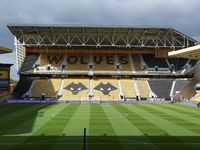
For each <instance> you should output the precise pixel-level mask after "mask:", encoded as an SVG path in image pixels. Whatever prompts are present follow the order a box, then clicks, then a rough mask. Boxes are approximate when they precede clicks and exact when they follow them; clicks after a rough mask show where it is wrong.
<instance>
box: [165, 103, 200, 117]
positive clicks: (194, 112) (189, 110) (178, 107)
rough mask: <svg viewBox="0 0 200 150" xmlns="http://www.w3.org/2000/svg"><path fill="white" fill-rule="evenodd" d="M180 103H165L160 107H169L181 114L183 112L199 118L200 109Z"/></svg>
mask: <svg viewBox="0 0 200 150" xmlns="http://www.w3.org/2000/svg"><path fill="white" fill-rule="evenodd" d="M182 106H183V105H182V104H165V105H163V106H162V107H163V108H166V109H170V110H172V111H176V112H179V113H181V114H185V115H188V116H191V117H195V118H196V119H199V120H200V117H199V111H200V109H199V108H197V107H193V106H187V107H182Z"/></svg>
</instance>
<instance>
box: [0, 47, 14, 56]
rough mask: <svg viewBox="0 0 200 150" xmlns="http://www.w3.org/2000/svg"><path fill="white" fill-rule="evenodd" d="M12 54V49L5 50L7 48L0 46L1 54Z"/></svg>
mask: <svg viewBox="0 0 200 150" xmlns="http://www.w3.org/2000/svg"><path fill="white" fill-rule="evenodd" d="M12 52H13V50H12V49H10V48H5V47H2V46H0V54H4V53H12Z"/></svg>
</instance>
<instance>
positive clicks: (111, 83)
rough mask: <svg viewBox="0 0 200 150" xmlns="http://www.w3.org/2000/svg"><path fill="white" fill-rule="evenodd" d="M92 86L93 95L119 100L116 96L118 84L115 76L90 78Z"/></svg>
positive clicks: (101, 98)
mask: <svg viewBox="0 0 200 150" xmlns="http://www.w3.org/2000/svg"><path fill="white" fill-rule="evenodd" d="M92 88H93V93H94V95H95V97H99V99H100V100H121V98H120V96H118V94H119V85H118V81H117V79H116V78H109V77H104V78H103V77H96V78H92Z"/></svg>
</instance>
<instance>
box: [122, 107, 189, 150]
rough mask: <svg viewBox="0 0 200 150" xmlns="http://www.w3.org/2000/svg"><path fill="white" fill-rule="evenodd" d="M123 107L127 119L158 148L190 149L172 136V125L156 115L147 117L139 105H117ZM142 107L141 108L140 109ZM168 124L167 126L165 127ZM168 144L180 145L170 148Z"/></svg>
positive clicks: (144, 108)
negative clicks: (126, 113)
mask: <svg viewBox="0 0 200 150" xmlns="http://www.w3.org/2000/svg"><path fill="white" fill-rule="evenodd" d="M119 105H122V106H124V109H125V111H127V112H128V116H127V119H128V120H129V121H130V122H132V123H133V124H134V125H135V126H136V127H137V128H138V129H139V130H141V131H142V132H143V133H144V135H145V136H146V137H147V138H148V139H149V140H150V141H152V143H155V145H156V146H157V147H158V148H159V149H162V148H166V149H167V148H169V149H172V148H177V147H176V146H178V147H182V148H189V149H192V147H190V146H189V145H186V144H184V142H183V141H181V140H180V139H179V138H177V137H175V136H173V131H171V129H170V125H173V123H171V122H168V121H165V120H164V119H162V118H160V117H157V116H156V115H153V116H152V115H151V116H148V115H146V114H151V113H149V112H147V111H145V110H146V107H145V106H140V104H131V105H125V104H119ZM142 107H143V108H142ZM167 124H170V125H169V126H166V125H167ZM157 143H166V145H160V144H157ZM168 143H180V145H176V146H174V145H173V147H172V145H169V144H168Z"/></svg>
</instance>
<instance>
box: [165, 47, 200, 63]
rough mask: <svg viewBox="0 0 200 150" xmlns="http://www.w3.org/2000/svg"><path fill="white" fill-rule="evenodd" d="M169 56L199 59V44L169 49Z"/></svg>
mask: <svg viewBox="0 0 200 150" xmlns="http://www.w3.org/2000/svg"><path fill="white" fill-rule="evenodd" d="M168 55H169V56H174V57H182V58H188V59H196V60H200V45H196V46H192V47H188V48H185V49H182V50H178V51H171V52H169V53H168Z"/></svg>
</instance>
